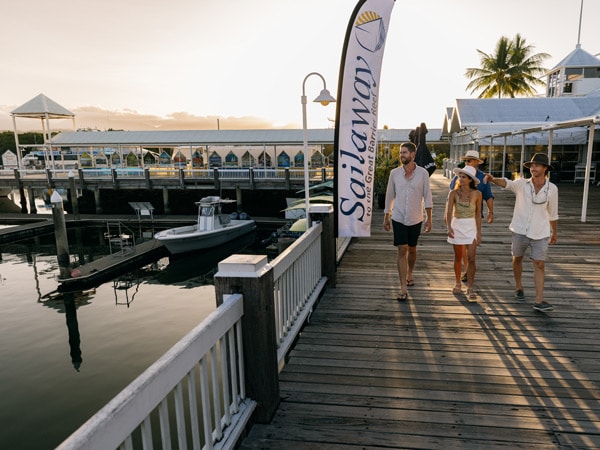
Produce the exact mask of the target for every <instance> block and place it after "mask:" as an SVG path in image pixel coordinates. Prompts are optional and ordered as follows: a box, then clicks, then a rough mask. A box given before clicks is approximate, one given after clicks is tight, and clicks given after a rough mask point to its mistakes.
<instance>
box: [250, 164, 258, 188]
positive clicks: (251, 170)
mask: <svg viewBox="0 0 600 450" xmlns="http://www.w3.org/2000/svg"><path fill="white" fill-rule="evenodd" d="M248 170H249V173H248V177H249V180H250V189H252V190H254V189H256V182H255V181H254V169H253V168H252V167H251V168H250V169H248Z"/></svg>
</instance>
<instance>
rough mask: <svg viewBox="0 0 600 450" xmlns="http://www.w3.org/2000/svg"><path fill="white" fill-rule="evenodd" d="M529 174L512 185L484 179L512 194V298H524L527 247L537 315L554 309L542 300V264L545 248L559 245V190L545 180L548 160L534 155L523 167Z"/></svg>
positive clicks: (487, 176)
mask: <svg viewBox="0 0 600 450" xmlns="http://www.w3.org/2000/svg"><path fill="white" fill-rule="evenodd" d="M523 167H526V168H527V169H529V171H530V172H531V178H529V179H527V178H519V179H518V180H515V181H511V180H509V179H507V178H494V177H493V176H492V175H491V174H489V173H488V174H486V176H485V179H486V181H489V182H491V183H494V184H496V185H498V186H501V187H502V188H505V189H508V190H510V191H512V192H514V194H515V207H514V210H513V217H512V221H511V223H510V225H509V229H510V230H511V231H512V232H513V238H512V246H511V251H512V257H513V260H512V268H513V274H514V277H515V297H516V298H518V299H519V300H522V299H524V298H525V293H524V291H523V284H522V281H521V276H522V273H523V256H524V255H525V251H526V250H527V248H528V247H529V249H530V257H531V260H532V261H533V283H534V286H535V303H534V305H533V309H535V310H537V311H552V309H554V307H553V306H552V305H550V304H549V303H548V302H546V301H545V300H544V276H545V261H546V253H547V251H548V244H552V245H554V244H556V242H557V241H558V232H557V222H558V188H557V187H556V185H555V184H553V183H551V182H550V180H549V179H548V172H549V171H550V170H552V169H553V167H552V165H551V164H550V161H549V160H548V156H547V155H545V154H543V153H536V154H534V155H533V157H532V158H531V161H528V162H525V163H523Z"/></svg>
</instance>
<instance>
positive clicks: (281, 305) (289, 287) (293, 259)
mask: <svg viewBox="0 0 600 450" xmlns="http://www.w3.org/2000/svg"><path fill="white" fill-rule="evenodd" d="M321 236H322V224H320V223H317V224H315V225H314V226H313V227H311V228H310V229H309V230H307V231H306V233H304V234H303V235H302V237H301V238H300V239H297V240H296V241H295V242H294V243H293V244H292V245H290V246H289V247H288V248H287V249H285V250H284V251H283V252H282V253H281V254H280V255H279V256H278V257H277V258H275V259H274V260H273V261H271V266H273V280H274V288H275V289H274V291H275V292H274V301H275V326H276V332H277V361H278V364H279V366H280V367H281V366H282V364H283V362H284V359H285V355H286V354H287V353H288V351H289V350H290V348H291V346H292V344H293V342H294V339H295V338H296V336H297V335H298V332H299V331H300V327H301V326H302V325H303V324H304V322H305V321H306V320H307V319H308V318H309V316H310V313H311V312H312V309H313V305H314V303H315V301H316V300H317V299H318V297H319V295H320V293H321V291H322V290H323V288H324V287H325V283H326V282H327V278H326V277H323V276H321V264H320V261H321ZM317 261H318V263H317Z"/></svg>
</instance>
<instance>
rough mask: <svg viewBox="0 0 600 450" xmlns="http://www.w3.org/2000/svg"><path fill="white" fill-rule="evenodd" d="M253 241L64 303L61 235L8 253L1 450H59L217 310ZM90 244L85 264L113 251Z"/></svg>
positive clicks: (0, 282)
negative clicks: (224, 280) (224, 274)
mask: <svg viewBox="0 0 600 450" xmlns="http://www.w3.org/2000/svg"><path fill="white" fill-rule="evenodd" d="M90 234H92V235H94V233H90ZM95 234H100V235H101V234H102V233H95ZM253 240H254V236H253V235H250V236H247V237H246V238H244V239H241V240H239V241H237V242H234V243H232V244H231V246H229V247H223V248H219V249H217V250H214V251H208V252H202V253H197V254H193V255H189V256H182V257H179V258H177V259H169V258H162V259H160V260H158V261H156V262H154V263H153V264H150V265H148V266H145V267H143V268H140V269H138V270H136V271H134V272H132V273H130V274H126V275H124V276H123V277H119V278H118V279H115V280H113V281H110V282H107V283H104V284H102V285H101V286H98V287H96V288H94V289H90V290H87V291H81V292H77V293H73V294H69V295H66V296H65V295H59V294H58V293H57V292H56V289H57V287H58V282H57V275H58V273H59V271H58V262H57V258H56V249H55V246H54V245H53V242H54V236H53V235H48V236H43V237H39V238H35V239H32V240H29V241H22V242H17V243H13V244H10V245H3V246H1V247H0V311H1V313H0V333H1V339H0V361H1V364H0V399H2V400H1V401H0V424H1V426H0V448H1V449H12V450H14V449H20V450H45V449H53V448H55V447H56V446H57V445H58V444H60V443H61V442H62V441H63V440H64V439H65V438H66V437H67V436H68V435H70V434H71V433H72V432H73V431H75V430H76V429H77V428H78V427H79V426H80V425H81V424H83V423H84V422H85V421H86V420H87V419H88V418H89V417H91V416H92V415H93V414H94V413H95V412H96V411H98V410H99V409H100V408H101V407H103V406H104V405H105V404H106V403H107V402H109V401H110V400H111V399H112V398H113V397H114V396H115V395H116V394H117V393H118V392H119V391H120V390H121V389H123V388H124V387H125V386H127V385H128V384H129V383H130V382H131V381H133V380H134V379H135V378H136V377H137V376H138V375H139V374H141V373H142V372H143V371H144V370H145V369H146V368H148V367H149V366H150V365H151V364H152V363H154V362H155V361H156V360H157V359H158V358H159V357H160V356H161V355H162V354H163V353H164V352H165V351H167V350H168V349H169V348H170V347H171V346H172V345H173V344H175V343H176V342H177V341H178V340H180V339H181V338H182V337H183V336H185V335H186V334H187V333H188V332H189V331H190V330H192V329H193V328H194V327H195V326H196V325H197V324H199V323H200V322H201V321H202V320H203V319H204V318H205V317H206V316H208V315H209V314H210V313H211V312H212V311H214V309H215V294H214V286H213V285H212V275H213V274H214V271H215V268H216V265H217V263H218V261H220V260H222V259H224V258H225V257H226V256H227V255H228V254H231V253H240V252H241V253H244V252H245V248H246V246H247V245H248V244H249V243H250V242H253ZM70 242H71V241H70ZM83 246H84V247H83V248H81V249H79V251H80V252H81V253H82V254H83V255H84V256H86V257H87V256H89V255H91V254H94V253H98V252H101V251H106V249H102V250H101V249H100V248H99V243H98V242H97V241H96V240H95V238H93V236H92V238H91V239H90V240H85V241H84V242H83Z"/></svg>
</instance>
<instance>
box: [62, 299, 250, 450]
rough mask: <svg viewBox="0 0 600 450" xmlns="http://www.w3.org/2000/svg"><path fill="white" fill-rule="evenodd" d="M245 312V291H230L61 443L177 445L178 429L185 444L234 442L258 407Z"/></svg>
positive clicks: (90, 447) (90, 449)
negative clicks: (250, 387) (247, 372)
mask: <svg viewBox="0 0 600 450" xmlns="http://www.w3.org/2000/svg"><path fill="white" fill-rule="evenodd" d="M242 314H243V299H242V297H241V295H231V296H228V298H227V299H226V300H225V301H224V303H223V304H222V305H221V306H220V307H219V308H217V310H216V311H215V312H213V313H212V314H211V315H210V316H209V317H208V318H206V320H204V321H203V322H202V323H201V324H200V325H198V326H197V327H196V328H195V329H194V330H192V331H191V332H190V333H188V335H187V336H186V337H184V338H183V339H182V340H181V341H179V342H178V343H177V344H175V345H174V346H173V347H172V348H171V349H170V350H169V351H168V352H167V353H165V354H164V355H163V356H162V357H161V358H160V359H159V360H158V361H157V362H156V363H154V364H153V365H152V366H150V367H149V368H148V369H147V370H146V371H145V372H144V373H143V374H142V375H140V376H139V377H138V378H137V379H136V380H134V381H133V382H132V383H131V384H130V385H129V386H127V387H126V388H125V389H124V390H123V391H121V392H120V393H119V394H118V395H117V396H116V397H115V398H114V399H113V400H112V401H111V402H110V403H108V404H107V405H106V406H105V407H104V408H102V409H101V410H100V411H99V412H98V413H96V414H95V415H94V416H93V417H92V418H91V419H89V420H88V421H87V422H86V423H85V424H83V425H82V426H81V427H80V428H79V429H78V430H77V431H75V433H73V434H72V435H71V436H70V437H69V438H68V439H67V440H66V441H64V442H63V443H62V444H61V445H60V446H59V447H58V449H59V450H71V449H85V450H95V449H98V450H99V449H107V448H108V449H115V448H118V447H119V446H121V448H131V447H132V446H141V447H142V448H143V449H149V448H153V443H155V445H158V444H159V443H160V445H161V446H162V447H161V448H171V445H173V444H174V443H173V442H172V440H173V437H172V433H174V434H176V436H175V438H176V439H177V441H178V442H177V444H178V448H187V447H188V445H190V444H191V445H192V447H193V448H202V449H213V448H232V447H233V445H234V443H235V442H236V441H237V440H238V438H239V436H240V434H241V432H242V430H243V428H244V426H245V424H246V423H247V421H248V418H249V417H250V415H251V414H252V411H253V410H254V409H255V407H256V403H255V402H254V401H252V400H250V399H246V398H244V397H243V396H244V395H245V389H244V378H243V374H244V371H243V367H241V366H240V364H242V361H243V359H242V358H243V354H242V350H243V349H242V345H241V342H242V341H241V336H240V335H241V322H240V320H241V317H242ZM225 352H227V353H229V355H228V356H227V355H226V354H225ZM217 355H219V356H217ZM228 366H229V368H228V370H223V368H224V367H228ZM196 373H198V374H199V381H196ZM198 383H199V384H200V395H198V393H197V389H198ZM186 393H187V396H186ZM199 397H200V398H199ZM199 400H200V403H201V404H202V410H201V411H199V408H198V401H199ZM186 408H187V411H186ZM200 421H202V422H203V426H202V430H201V429H200ZM152 423H158V424H159V427H157V429H156V430H153V429H152V426H151V425H152ZM186 424H190V426H191V433H187V432H186V428H187V426H186Z"/></svg>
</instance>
